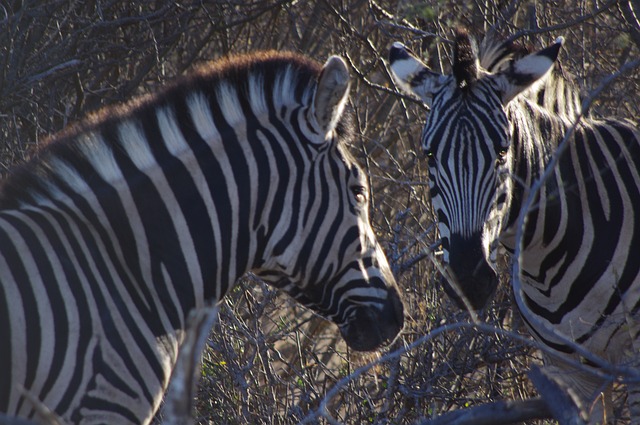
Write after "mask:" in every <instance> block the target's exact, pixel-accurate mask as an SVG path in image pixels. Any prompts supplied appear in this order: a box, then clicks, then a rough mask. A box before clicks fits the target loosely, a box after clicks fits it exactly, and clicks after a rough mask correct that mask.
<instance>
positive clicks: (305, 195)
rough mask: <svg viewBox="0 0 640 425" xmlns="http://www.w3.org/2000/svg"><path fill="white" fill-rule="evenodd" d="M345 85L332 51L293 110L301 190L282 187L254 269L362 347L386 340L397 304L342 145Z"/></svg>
mask: <svg viewBox="0 0 640 425" xmlns="http://www.w3.org/2000/svg"><path fill="white" fill-rule="evenodd" d="M348 90H349V72H348V69H347V66H346V64H345V62H344V61H343V60H342V59H341V58H339V57H337V56H334V57H332V58H330V59H329V60H328V61H327V63H326V64H325V66H324V68H323V69H322V71H321V73H320V75H319V77H318V81H317V84H314V85H313V87H312V90H311V92H310V93H308V96H307V95H305V96H304V98H306V99H307V101H303V104H304V106H303V108H302V109H301V110H300V113H299V114H298V115H299V117H300V118H299V119H298V125H299V126H300V130H298V131H296V137H297V138H298V139H300V140H299V141H298V142H297V144H296V145H297V146H298V147H299V152H296V156H297V157H298V158H300V160H299V161H298V162H299V164H298V167H296V170H295V171H294V172H295V173H296V175H295V176H293V175H292V176H290V179H298V180H297V181H296V183H294V185H293V186H294V187H295V188H297V189H296V191H298V190H299V191H300V192H301V194H300V195H299V196H297V195H295V194H292V193H291V192H288V193H286V194H281V195H282V196H284V197H286V198H288V199H290V201H291V203H290V204H289V205H285V206H284V208H283V211H284V213H283V214H282V215H281V217H280V218H279V221H278V223H277V224H276V225H275V231H273V236H271V243H270V249H268V250H267V251H268V252H267V254H268V257H269V258H267V259H266V261H265V263H264V264H263V265H262V266H261V267H260V270H258V271H256V272H255V273H256V274H257V275H259V276H260V277H262V278H263V279H265V280H266V281H268V282H270V283H272V284H273V285H275V286H277V287H279V288H281V289H283V290H284V291H285V292H287V293H288V294H289V295H291V296H292V297H293V298H294V299H296V300H297V301H298V302H300V303H301V304H303V305H305V306H307V307H309V308H311V309H312V310H314V311H316V312H317V313H319V314H320V315H322V316H324V317H326V318H328V319H330V320H332V321H333V322H334V323H336V324H337V325H338V327H339V329H340V332H341V334H342V336H343V337H344V339H345V341H346V342H347V344H348V345H349V346H350V347H351V348H353V349H355V350H359V351H369V350H373V349H376V348H378V347H380V346H383V345H386V344H389V343H390V342H391V341H393V339H394V338H395V337H396V335H397V334H398V333H399V332H400V330H401V329H402V327H403V322H404V311H403V304H402V301H401V299H400V295H399V291H398V288H397V285H396V282H395V279H394V277H393V275H392V273H391V270H390V267H389V264H388V262H387V259H386V257H385V255H384V253H383V251H382V249H381V248H380V246H379V244H378V242H377V241H376V237H375V235H374V232H373V229H372V228H371V224H370V221H369V215H368V214H369V211H368V210H369V186H368V183H367V180H366V178H365V174H364V172H363V171H362V170H361V169H360V168H359V167H358V165H357V164H356V163H355V162H354V160H353V159H352V157H351V156H350V155H349V153H348V151H347V149H346V146H345V144H346V143H347V142H348V141H349V139H350V138H351V136H352V134H351V132H352V130H351V119H350V115H349V114H348V113H347V112H345V111H344V106H345V104H346V102H347V97H348ZM289 145H291V144H289ZM289 148H292V147H291V146H289Z"/></svg>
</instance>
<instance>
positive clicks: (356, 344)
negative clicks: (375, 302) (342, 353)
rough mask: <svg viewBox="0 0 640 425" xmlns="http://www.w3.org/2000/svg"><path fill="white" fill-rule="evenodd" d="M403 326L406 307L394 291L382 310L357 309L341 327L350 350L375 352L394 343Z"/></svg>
mask: <svg viewBox="0 0 640 425" xmlns="http://www.w3.org/2000/svg"><path fill="white" fill-rule="evenodd" d="M403 326H404V307H403V305H402V302H401V301H400V296H399V295H398V293H397V292H396V291H395V290H392V291H391V292H390V296H389V298H388V299H387V300H386V301H385V303H384V304H383V307H382V309H378V308H375V307H371V306H359V307H357V309H356V311H355V314H353V316H352V318H351V319H350V320H349V321H348V322H347V323H346V324H344V325H343V326H340V333H341V334H342V337H343V338H344V340H345V342H346V343H347V345H348V346H349V348H351V349H353V350H356V351H373V350H376V349H379V348H382V347H386V346H388V345H390V344H391V343H393V341H394V340H395V339H396V337H397V336H398V334H399V333H400V331H401V330H402V328H403Z"/></svg>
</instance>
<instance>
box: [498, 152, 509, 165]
mask: <svg viewBox="0 0 640 425" xmlns="http://www.w3.org/2000/svg"><path fill="white" fill-rule="evenodd" d="M507 153H509V149H508V148H500V149H499V150H498V162H499V163H501V164H504V162H505V160H506V158H507Z"/></svg>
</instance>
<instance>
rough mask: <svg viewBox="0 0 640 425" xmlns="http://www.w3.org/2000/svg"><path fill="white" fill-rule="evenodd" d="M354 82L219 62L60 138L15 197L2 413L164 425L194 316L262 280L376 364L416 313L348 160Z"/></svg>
mask: <svg viewBox="0 0 640 425" xmlns="http://www.w3.org/2000/svg"><path fill="white" fill-rule="evenodd" d="M348 88H349V73H348V69H347V67H346V64H345V63H344V61H343V60H342V59H341V58H339V57H337V56H334V57H331V58H330V59H329V60H328V61H327V62H326V64H325V65H324V67H322V66H321V65H319V64H317V63H316V62H314V61H312V60H310V59H307V58H305V57H301V56H298V55H295V54H290V53H276V52H263V53H256V54H253V55H246V56H239V57H235V58H232V59H228V60H223V61H220V62H215V63H212V64H209V65H207V66H204V67H202V68H201V69H199V70H197V71H195V72H194V73H192V74H190V75H188V76H186V77H184V78H182V79H180V80H178V81H177V82H176V83H174V84H173V85H171V86H169V87H166V88H165V89H163V90H161V91H159V92H158V93H156V94H153V95H150V96H147V97H142V98H140V99H136V100H133V101H132V102H130V103H128V104H126V105H124V106H119V107H112V108H107V109H105V110H103V111H101V112H99V113H97V114H95V115H93V116H91V117H89V118H87V119H84V120H83V121H81V122H80V123H78V124H77V125H74V126H72V127H70V128H68V129H66V130H64V131H63V132H62V133H60V134H58V135H56V136H54V137H53V138H52V140H51V141H50V142H49V143H48V144H47V145H46V146H44V147H43V148H42V149H41V150H40V151H39V152H37V155H36V156H35V157H34V158H33V159H32V160H30V161H29V162H28V163H26V164H25V165H23V166H21V167H19V168H18V169H16V170H13V171H12V172H11V174H10V175H9V176H8V177H7V178H6V179H5V180H4V181H3V182H2V188H1V191H0V341H2V349H0V365H2V367H1V368H0V411H2V412H4V413H5V414H8V415H15V416H20V417H26V418H30V417H35V415H36V413H35V411H34V406H33V403H31V402H30V401H29V399H28V398H27V397H25V393H26V394H28V395H30V396H32V397H33V398H35V399H36V400H38V401H39V402H41V403H42V404H43V405H44V406H46V407H48V408H49V409H51V410H53V411H54V412H55V413H56V414H57V415H59V416H60V417H61V418H62V419H63V420H65V421H68V422H69V423H74V424H76V423H77V424H98V423H100V424H104V423H113V424H141V423H148V422H149V421H150V420H151V418H152V417H153V415H154V412H155V411H156V410H157V408H158V406H159V404H160V401H161V398H162V395H163V391H164V390H165V388H166V386H167V383H168V380H169V377H170V374H171V371H172V368H173V366H174V364H175V362H176V356H177V353H178V348H179V345H180V343H181V340H182V338H183V336H184V329H185V320H186V317H187V314H188V313H189V312H190V311H191V310H192V309H194V308H200V307H203V306H207V305H211V304H212V303H216V302H217V301H219V300H220V299H221V298H222V297H223V296H224V295H225V293H226V292H227V291H228V290H229V289H230V288H231V287H232V286H233V284H234V282H235V281H236V280H237V279H238V278H239V277H240V276H242V275H243V274H245V273H246V272H248V271H251V272H253V273H254V274H255V275H257V276H259V277H261V278H263V279H264V280H266V281H267V282H269V283H271V284H273V285H274V286H276V287H278V288H282V289H283V290H284V291H286V292H287V293H289V294H291V295H292V296H293V297H294V298H295V299H296V300H298V301H299V302H300V303H302V304H304V305H306V306H308V307H309V308H311V309H313V310H314V311H316V312H318V313H319V314H320V315H322V316H324V317H326V318H328V319H330V320H332V321H333V322H334V323H336V324H337V326H338V327H339V330H340V332H341V333H342V335H343V337H344V339H345V341H346V342H347V344H348V345H349V346H350V347H352V348H353V349H356V350H373V349H376V348H378V347H381V346H383V345H385V344H388V343H390V341H391V340H393V339H394V337H395V336H396V335H397V334H398V332H399V331H400V330H401V328H402V326H403V305H402V302H401V300H400V297H399V292H398V289H397V286H396V283H395V280H394V278H393V276H392V274H391V272H390V268H389V265H388V263H387V260H386V258H385V256H384V254H383V252H382V250H381V248H380V246H379V245H378V243H377V242H376V239H375V236H374V233H373V230H372V228H371V226H370V223H369V217H368V207H369V201H368V199H369V188H368V185H367V180H366V177H365V175H364V173H363V171H362V170H361V169H360V168H359V167H358V166H357V165H356V164H355V162H354V160H353V158H352V157H351V156H350V155H349V153H348V151H347V148H346V143H348V142H349V141H350V140H351V139H352V137H353V134H352V132H353V130H352V123H351V118H350V113H347V112H345V108H344V107H345V103H346V102H347V96H348Z"/></svg>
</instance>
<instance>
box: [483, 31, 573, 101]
mask: <svg viewBox="0 0 640 425" xmlns="http://www.w3.org/2000/svg"><path fill="white" fill-rule="evenodd" d="M563 42H564V38H562V37H558V39H557V40H556V42H555V43H554V44H552V45H551V46H549V47H547V48H545V49H542V50H540V51H538V52H536V53H532V54H530V55H527V56H525V57H523V58H520V59H518V60H515V61H514V62H513V63H512V64H511V66H510V67H509V69H507V70H505V71H503V72H501V73H498V74H496V76H495V77H494V78H497V79H498V84H499V86H500V89H501V91H502V103H503V104H504V105H506V104H507V103H509V102H510V101H511V100H512V99H513V98H514V97H516V96H517V95H518V94H520V93H522V92H523V91H524V90H526V89H527V88H529V86H531V85H532V84H533V83H535V82H536V81H538V80H540V79H541V78H543V77H544V76H545V75H547V73H548V72H549V71H550V70H551V68H553V64H554V63H555V62H556V59H557V58H558V53H559V52H560V47H561V46H562V43H563Z"/></svg>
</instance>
